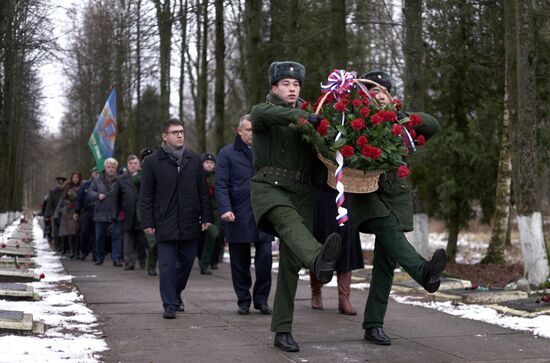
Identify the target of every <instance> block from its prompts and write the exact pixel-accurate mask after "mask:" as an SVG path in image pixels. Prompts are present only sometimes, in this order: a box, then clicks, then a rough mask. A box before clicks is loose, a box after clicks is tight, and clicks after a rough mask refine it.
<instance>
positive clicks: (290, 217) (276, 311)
mask: <svg viewBox="0 0 550 363" xmlns="http://www.w3.org/2000/svg"><path fill="white" fill-rule="evenodd" d="M310 199H311V198H310ZM306 207H307V203H306ZM309 207H310V208H309V210H308V209H306V210H305V211H304V213H301V212H302V210H300V213H299V212H298V211H297V210H296V209H294V208H292V207H287V206H279V207H274V208H273V209H271V210H270V211H269V212H268V213H267V214H266V217H267V218H268V219H269V221H270V222H271V223H272V224H273V227H274V228H275V230H276V231H277V234H278V235H279V239H280V244H279V273H278V274H277V290H276V291H275V300H274V302H273V315H272V318H271V331H274V332H278V333H290V332H291V331H292V317H293V315H294V298H295V296H296V288H297V286H298V272H299V271H300V269H301V268H302V266H305V267H307V268H309V269H310V270H311V269H313V267H314V265H315V259H316V258H317V255H319V252H320V251H321V247H322V245H321V244H320V243H319V242H318V241H317V240H316V239H315V237H313V235H312V234H311V225H312V217H311V215H312V212H311V211H312V206H311V205H309Z"/></svg>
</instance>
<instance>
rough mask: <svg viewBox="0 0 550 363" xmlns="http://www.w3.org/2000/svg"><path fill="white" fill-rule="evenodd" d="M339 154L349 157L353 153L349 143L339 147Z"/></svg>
mask: <svg viewBox="0 0 550 363" xmlns="http://www.w3.org/2000/svg"><path fill="white" fill-rule="evenodd" d="M340 154H342V156H343V157H344V158H349V157H350V156H352V155H353V147H351V146H349V145H344V146H342V148H341V149H340Z"/></svg>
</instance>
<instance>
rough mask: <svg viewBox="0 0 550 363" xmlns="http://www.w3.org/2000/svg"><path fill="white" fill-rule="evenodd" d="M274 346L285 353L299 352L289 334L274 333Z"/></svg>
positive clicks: (296, 344)
mask: <svg viewBox="0 0 550 363" xmlns="http://www.w3.org/2000/svg"><path fill="white" fill-rule="evenodd" d="M274 345H275V346H276V347H277V348H279V349H280V350H284V351H285V352H299V351H300V347H298V343H296V341H295V340H294V338H293V337H292V334H291V333H275V341H274Z"/></svg>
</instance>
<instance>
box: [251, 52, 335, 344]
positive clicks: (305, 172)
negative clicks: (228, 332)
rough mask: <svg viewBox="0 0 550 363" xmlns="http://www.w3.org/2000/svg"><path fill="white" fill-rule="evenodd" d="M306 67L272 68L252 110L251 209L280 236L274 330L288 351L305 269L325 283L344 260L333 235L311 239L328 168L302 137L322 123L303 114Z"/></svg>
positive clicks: (277, 341)
mask: <svg viewBox="0 0 550 363" xmlns="http://www.w3.org/2000/svg"><path fill="white" fill-rule="evenodd" d="M304 77H305V68H304V66H303V65H301V64H299V63H296V62H274V63H272V64H271V65H270V66H269V85H270V86H271V91H270V92H269V94H268V95H267V97H266V102H263V103H260V104H257V105H256V106H254V107H253V108H252V111H251V116H252V129H253V135H254V136H253V150H254V167H255V168H256V171H257V173H256V175H255V176H254V177H253V178H252V183H251V190H252V209H253V210H254V217H255V220H256V223H257V224H258V226H259V227H260V229H262V230H264V231H266V232H273V233H274V234H276V235H277V236H279V238H280V241H281V244H280V249H279V273H278V275H277V290H276V291H275V300H274V304H273V318H272V320H271V330H272V331H274V332H276V334H275V341H274V344H275V346H276V347H278V348H280V349H281V350H284V351H289V352H297V351H299V349H300V348H299V347H298V344H297V343H296V341H295V340H294V338H293V337H292V334H291V332H292V316H293V314H294V297H295V296H296V288H297V284H298V272H299V271H300V269H301V267H302V265H305V266H306V267H307V268H309V269H310V270H312V271H313V273H314V274H315V275H316V277H317V278H318V279H319V280H321V282H323V283H327V282H329V281H330V280H331V279H332V276H333V273H334V268H335V264H336V259H337V258H338V256H339V255H340V248H341V238H340V235H339V234H337V233H333V234H331V235H330V236H329V237H328V238H327V241H326V242H325V243H324V244H323V245H321V244H320V243H319V242H318V241H317V240H316V239H315V238H314V237H313V235H312V234H311V227H312V212H313V193H314V190H315V189H314V187H313V185H312V183H315V184H316V185H317V187H319V186H320V185H321V184H323V183H324V182H325V181H326V173H327V171H326V168H325V167H324V166H323V165H322V164H321V162H320V161H319V159H318V158H317V154H316V152H315V150H313V148H312V147H311V145H310V144H308V143H307V142H306V141H305V140H303V138H302V134H301V132H300V131H298V130H297V128H294V127H291V125H296V123H297V122H303V121H304V120H305V122H308V121H309V122H312V123H313V124H314V125H317V124H318V123H319V122H320V119H319V118H318V117H317V115H316V114H313V113H312V114H310V113H308V112H306V111H303V110H301V109H300V106H301V104H302V101H301V100H300V99H299V96H300V87H301V85H302V82H303V80H304Z"/></svg>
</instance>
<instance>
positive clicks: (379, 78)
mask: <svg viewBox="0 0 550 363" xmlns="http://www.w3.org/2000/svg"><path fill="white" fill-rule="evenodd" d="M359 79H368V80H369V81H373V82H376V83H378V84H379V85H381V86H384V87H386V90H387V91H388V92H391V77H390V75H389V74H387V73H386V72H382V71H371V72H367V73H365V74H363V75H362V76H361V77H359ZM372 87H374V86H373V85H372V84H368V83H367V88H368V89H371V88H372Z"/></svg>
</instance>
